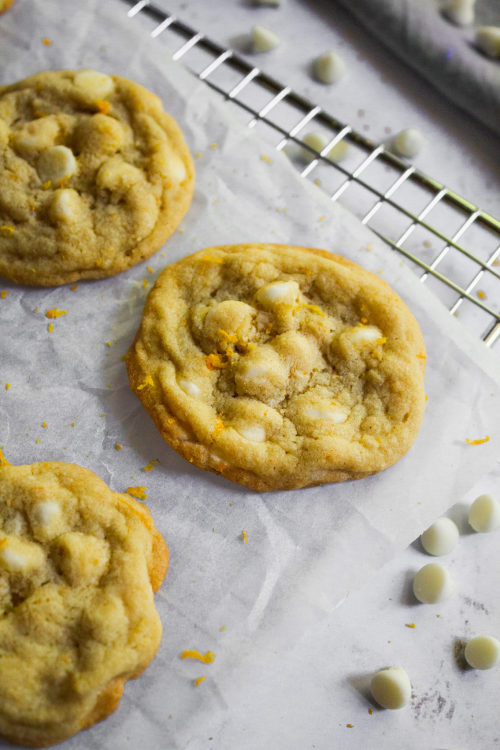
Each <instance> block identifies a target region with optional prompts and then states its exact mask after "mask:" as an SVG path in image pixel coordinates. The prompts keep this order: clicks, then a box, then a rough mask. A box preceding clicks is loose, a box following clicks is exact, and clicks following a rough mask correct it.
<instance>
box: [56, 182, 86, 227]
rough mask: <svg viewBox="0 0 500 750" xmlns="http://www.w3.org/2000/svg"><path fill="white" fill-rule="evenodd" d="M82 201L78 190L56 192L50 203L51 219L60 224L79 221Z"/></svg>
mask: <svg viewBox="0 0 500 750" xmlns="http://www.w3.org/2000/svg"><path fill="white" fill-rule="evenodd" d="M80 209H81V199H80V196H79V195H78V193H77V192H76V190H71V189H63V190H56V192H55V193H54V195H53V196H52V200H51V202H50V218H51V219H52V221H54V222H56V223H59V222H64V223H67V224H69V223H71V222H74V221H76V220H77V219H78V215H79V213H80Z"/></svg>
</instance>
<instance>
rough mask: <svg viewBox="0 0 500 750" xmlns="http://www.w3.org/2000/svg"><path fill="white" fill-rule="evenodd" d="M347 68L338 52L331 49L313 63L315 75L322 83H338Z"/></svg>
mask: <svg viewBox="0 0 500 750" xmlns="http://www.w3.org/2000/svg"><path fill="white" fill-rule="evenodd" d="M345 70H346V65H345V62H344V61H343V59H342V58H341V57H340V55H338V54H337V53H336V52H333V51H332V50H330V51H329V52H325V53H324V55H320V57H317V58H316V60H315V61H314V63H313V71H314V75H315V77H316V78H317V79H318V81H320V82H321V83H337V81H340V79H341V78H342V76H343V75H344V73H345Z"/></svg>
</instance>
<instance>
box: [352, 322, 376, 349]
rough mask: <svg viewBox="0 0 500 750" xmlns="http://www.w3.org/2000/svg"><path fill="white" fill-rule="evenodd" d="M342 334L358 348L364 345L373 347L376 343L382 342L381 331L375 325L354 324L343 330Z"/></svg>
mask: <svg viewBox="0 0 500 750" xmlns="http://www.w3.org/2000/svg"><path fill="white" fill-rule="evenodd" d="M343 335H344V336H347V337H348V338H349V340H350V341H351V342H352V343H353V344H354V346H356V347H359V348H362V347H365V346H371V347H372V348H373V346H375V345H376V344H379V343H383V336H382V331H381V330H380V329H379V328H377V326H364V325H361V326H356V327H355V328H351V329H350V330H347V331H345V332H344V334H343Z"/></svg>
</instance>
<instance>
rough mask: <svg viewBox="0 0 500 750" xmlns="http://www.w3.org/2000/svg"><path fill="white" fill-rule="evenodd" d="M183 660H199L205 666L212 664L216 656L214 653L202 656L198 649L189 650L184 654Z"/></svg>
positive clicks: (210, 652)
mask: <svg viewBox="0 0 500 750" xmlns="http://www.w3.org/2000/svg"><path fill="white" fill-rule="evenodd" d="M181 659H198V660H199V661H202V662H203V664H211V663H212V662H213V660H214V659H215V654H214V653H213V651H207V652H206V653H205V654H200V652H199V651H196V649H188V650H187V651H183V652H182V654H181Z"/></svg>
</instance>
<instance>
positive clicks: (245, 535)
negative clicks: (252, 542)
mask: <svg viewBox="0 0 500 750" xmlns="http://www.w3.org/2000/svg"><path fill="white" fill-rule="evenodd" d="M241 538H242V539H243V542H244V543H245V544H248V534H247V532H246V531H245V529H243V531H242V532H241Z"/></svg>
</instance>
